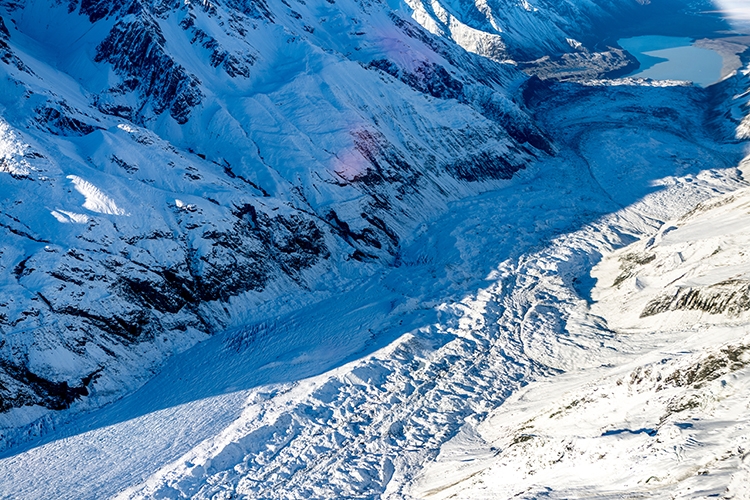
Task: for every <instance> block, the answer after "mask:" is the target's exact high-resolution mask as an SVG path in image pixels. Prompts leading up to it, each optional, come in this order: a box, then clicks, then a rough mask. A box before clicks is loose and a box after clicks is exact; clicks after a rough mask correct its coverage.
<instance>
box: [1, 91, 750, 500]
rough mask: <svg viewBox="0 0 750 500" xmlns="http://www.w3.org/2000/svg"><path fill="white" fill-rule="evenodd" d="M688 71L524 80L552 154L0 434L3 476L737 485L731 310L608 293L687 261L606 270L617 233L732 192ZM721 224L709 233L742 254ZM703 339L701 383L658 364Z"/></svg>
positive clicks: (298, 492)
mask: <svg viewBox="0 0 750 500" xmlns="http://www.w3.org/2000/svg"><path fill="white" fill-rule="evenodd" d="M700 92H702V91H701V90H699V89H694V88H690V87H681V86H675V87H651V86H636V85H632V86H627V85H626V86H590V87H585V86H581V85H576V84H556V85H553V86H551V87H546V88H540V89H538V91H537V92H536V94H535V97H532V98H531V100H532V101H534V100H536V101H537V102H536V103H535V104H534V105H535V107H536V108H537V109H538V111H537V114H538V115H539V119H540V120H543V121H544V122H545V124H546V127H547V130H554V131H557V132H556V134H557V136H556V137H555V140H556V143H557V144H558V145H560V149H561V151H560V153H559V155H557V156H556V157H555V158H549V159H544V160H540V161H538V162H537V163H535V164H533V165H529V166H528V168H527V169H526V170H525V171H522V172H520V173H519V175H517V176H516V177H515V178H514V179H513V180H511V181H509V182H508V184H507V186H506V187H505V188H504V189H501V190H497V191H494V192H491V193H487V194H484V195H482V196H478V197H475V198H472V199H467V200H463V201H461V202H457V203H454V204H453V205H452V206H451V207H450V210H449V212H448V213H446V214H445V215H444V216H442V217H441V218H440V219H439V220H435V221H433V222H432V223H430V224H425V225H424V226H423V227H422V228H420V231H419V233H418V234H415V235H414V238H413V241H411V242H410V243H409V244H407V245H404V250H403V251H402V253H401V255H400V256H399V265H398V266H397V267H394V268H392V269H388V270H386V271H383V272H381V273H379V274H377V275H374V276H372V277H371V278H369V279H368V280H367V281H366V282H363V283H357V284H352V285H351V287H350V288H349V289H346V290H342V291H341V294H340V295H335V296H329V297H322V298H321V300H320V301H318V302H317V303H315V304H311V305H307V306H305V307H300V308H297V309H296V310H294V308H293V307H290V310H292V312H290V313H288V314H286V315H282V316H279V317H278V318H276V320H275V321H273V322H265V323H262V324H258V325H248V326H247V327H245V328H243V329H239V330H235V331H229V332H225V333H224V334H222V335H218V336H216V337H213V338H212V339H210V340H208V341H206V342H203V343H201V344H199V345H197V346H195V347H194V348H192V349H190V350H188V351H186V352H184V353H182V354H180V355H178V356H176V357H175V358H174V359H172V360H171V361H170V362H169V363H168V365H167V366H166V367H165V368H164V370H163V371H162V372H161V373H160V374H159V375H158V376H157V377H156V378H154V379H153V380H151V381H150V382H149V383H148V384H147V385H146V386H144V387H143V388H142V389H141V390H139V391H138V392H136V393H135V394H132V395H131V396H129V397H127V398H125V399H123V400H121V401H118V402H116V403H114V404H112V405H110V406H108V407H105V408H103V409H102V410H100V411H98V412H95V413H92V414H88V415H84V416H82V417H76V418H71V421H69V422H67V423H65V424H64V425H60V427H59V428H58V429H57V430H55V431H54V432H52V433H50V434H48V435H46V436H44V437H43V438H42V440H40V441H37V442H34V443H31V444H27V445H25V446H23V447H18V448H15V449H11V450H8V451H7V452H6V453H5V455H4V457H3V458H2V459H0V469H1V470H2V471H3V473H2V475H0V497H2V498H25V499H34V498H40V499H41V498H60V499H64V498H71V499H86V498H90V499H100V498H107V497H117V498H217V499H218V498H381V497H382V498H447V497H453V495H456V497H458V498H511V497H515V496H519V497H521V498H538V497H540V496H547V497H551V498H574V497H587V498H591V497H600V498H622V497H623V495H624V494H625V493H627V494H628V495H631V496H632V497H638V498H640V497H651V496H654V497H659V498H661V497H663V498H671V497H672V496H673V495H676V496H683V497H695V498H700V497H702V496H706V495H711V494H717V493H718V494H720V495H725V496H726V497H728V498H731V497H732V495H734V498H741V497H742V496H743V493H742V488H747V484H748V480H747V476H746V473H747V469H746V465H743V464H744V462H743V461H744V460H745V457H746V455H747V452H746V450H747V449H750V448H748V447H750V443H748V442H747V439H746V436H747V434H746V433H744V434H743V429H744V428H745V426H746V424H747V422H746V411H745V412H744V413H743V410H746V409H747V404H748V402H747V398H746V397H743V393H745V394H746V391H743V389H744V388H746V387H747V385H748V383H750V377H749V376H748V375H750V371H748V369H747V368H745V366H746V364H747V362H748V360H747V359H746V358H745V357H744V356H745V355H744V354H743V353H744V352H745V351H744V350H745V349H746V346H747V345H748V344H747V343H748V339H747V338H745V336H746V333H745V331H744V329H743V326H742V325H744V324H746V323H743V322H742V321H741V319H742V318H741V317H739V316H738V317H729V316H727V315H726V314H725V315H724V316H721V315H713V316H712V318H713V319H711V320H710V321H709V320H707V319H706V318H705V317H704V316H700V315H698V314H697V313H696V315H695V317H690V318H687V317H686V316H679V315H678V316H669V315H670V314H671V313H669V312H667V313H666V315H667V316H668V318H667V319H663V318H665V317H667V316H665V315H664V314H662V315H657V316H655V318H652V319H653V320H654V321H653V322H652V323H649V322H645V323H644V320H640V319H638V318H639V314H640V312H641V311H640V310H633V311H631V310H628V309H627V308H625V309H623V310H622V311H619V310H618V311H619V312H617V313H613V312H612V311H614V310H616V309H617V308H616V307H614V305H622V304H628V303H631V302H632V303H634V304H635V303H637V304H640V303H641V302H643V300H641V299H640V298H639V297H640V295H638V294H637V293H636V292H638V291H642V290H645V292H643V293H646V292H648V291H649V290H650V289H649V288H648V286H647V284H646V281H647V280H646V278H643V281H642V282H637V279H638V273H639V272H641V271H642V269H641V267H643V266H647V265H649V264H653V265H656V264H658V263H660V262H662V260H663V261H665V262H666V261H668V259H674V258H675V257H673V254H674V253H675V252H678V253H679V252H682V255H683V256H684V257H685V262H688V263H689V261H690V256H689V255H688V253H687V252H686V251H685V249H684V248H682V247H681V248H680V249H676V250H675V249H672V250H670V252H671V253H669V252H666V253H664V255H662V254H658V252H657V254H658V255H657V257H654V259H652V260H650V261H648V262H645V260H648V259H643V260H640V261H637V263H636V264H633V265H632V266H631V267H629V268H628V272H630V273H631V274H628V275H627V276H625V278H623V279H622V281H621V283H620V284H622V287H619V288H618V287H617V286H615V285H614V281H617V279H618V278H619V276H620V275H621V274H622V273H623V270H622V269H623V268H622V266H621V264H622V262H623V260H622V259H623V255H626V254H627V252H628V251H629V250H624V251H623V250H621V251H619V253H618V252H617V249H619V248H622V247H625V246H626V245H629V244H635V245H641V246H644V245H646V243H644V241H647V240H648V238H649V237H652V236H654V235H656V236H657V237H658V239H659V241H656V242H655V243H654V245H657V246H658V245H662V244H663V245H666V243H664V241H665V239H667V236H665V235H667V234H671V233H670V231H671V230H670V231H668V230H667V229H668V228H670V227H673V226H674V227H676V228H683V227H691V226H690V224H693V223H694V221H693V219H689V220H688V219H686V220H685V221H679V220H678V219H679V218H680V217H681V216H683V215H684V214H685V213H687V212H688V211H690V210H691V209H692V208H693V207H694V206H695V205H696V204H697V203H699V202H702V201H705V200H708V199H710V198H714V197H717V196H722V195H724V194H725V193H730V192H735V191H736V192H737V193H738V194H737V196H738V199H741V200H744V199H745V198H742V196H747V195H743V194H741V193H743V192H744V191H741V190H744V189H746V188H747V186H748V184H747V183H746V181H745V180H744V178H743V176H742V172H741V171H740V170H739V169H738V168H736V165H737V164H738V163H739V161H740V159H741V158H742V153H743V152H742V149H741V145H738V144H717V143H716V142H715V141H714V140H713V139H712V138H710V137H708V136H707V135H706V134H705V132H704V123H703V118H704V116H703V111H702V110H698V109H699V103H700V102H701V96H702V94H700ZM738 203H739V202H738ZM730 205H731V203H730ZM732 206H733V205H732ZM737 206H738V207H739V208H737V207H735V208H737V210H739V212H732V213H735V214H736V213H740V212H742V211H743V210H744V209H743V208H742V207H744V205H743V204H742V203H739V205H737ZM745 211H746V210H745ZM709 212H710V211H709ZM710 213H712V214H714V215H715V213H714V212H710ZM722 217H723V216H722V215H721V214H719V215H716V218H715V219H712V220H713V224H717V223H718V222H719V221H721V220H723V219H722ZM727 217H728V216H727ZM742 224H743V219H742V218H741V217H740V218H739V219H737V220H735V221H734V225H733V226H731V227H730V228H728V232H726V234H725V233H722V234H720V235H714V236H713V237H714V238H719V239H720V238H722V237H724V236H726V235H727V234H730V233H731V234H735V233H736V234H740V236H737V238H735V239H733V240H732V241H731V242H730V241H729V240H728V239H727V238H729V236H726V238H725V239H724V240H721V242H720V243H717V245H718V246H722V248H724V249H725V251H732V252H734V253H735V254H739V253H740V249H741V248H742V247H743V245H746V244H747V240H743V239H742V238H741V232H740V233H737V231H734V232H732V231H729V230H730V229H732V228H733V230H736V229H737V228H738V227H742ZM674 233H675V234H677V231H674ZM722 235H724V236H722ZM683 236H684V237H683V238H682V239H681V240H680V241H677V240H675V241H673V242H672V243H671V244H673V245H683V246H685V247H690V245H691V242H692V241H693V240H694V239H695V238H698V237H697V236H695V235H693V236H691V235H690V234H685V235H683ZM691 238H692V239H691ZM639 241H641V242H640V243H639ZM717 241H718V240H717ZM732 245H733V246H732ZM691 248H692V247H691ZM639 251H643V252H645V251H646V250H643V249H641V250H639ZM623 252H624V253H623ZM649 255H650V254H649ZM655 255H656V254H655ZM690 255H692V254H690ZM649 258H650V257H649ZM681 258H682V257H681ZM618 259H619V260H618ZM738 259H739V260H740V261H741V260H742V258H741V257H738ZM748 259H750V257H748ZM625 260H626V261H627V258H626V259H625ZM600 261H601V264H599V263H600ZM643 262H645V263H643ZM669 262H671V261H669ZM597 264H598V265H597ZM680 264H682V262H681V263H680ZM685 265H688V264H685ZM718 265H719V264H717V266H718ZM736 265H737V266H740V267H741V265H743V262H737V263H736ZM748 265H750V262H749V263H748ZM595 266H596V267H595ZM639 266H640V267H639ZM592 269H594V272H593V275H592ZM738 269H739V268H738ZM714 271H715V269H714V268H701V269H700V270H699V271H695V270H693V272H692V273H693V274H691V276H693V275H695V276H697V275H700V276H708V275H711V273H713V272H714ZM643 272H644V273H645V272H646V271H643ZM687 272H688V271H686V273H687ZM738 272H739V271H738ZM730 274H731V273H730ZM735 274H737V273H734V274H732V276H734V275H735ZM743 276H744V275H743ZM735 277H736V276H735ZM653 279H656V278H652V280H653ZM722 279H725V278H722ZM628 280H629V281H628ZM623 283H624V284H623ZM686 286H687V285H686ZM626 287H629V288H626ZM623 290H624V291H623ZM633 290H635V291H633ZM628 293H631V295H627V294H628ZM648 293H651V292H648ZM632 294H635V295H632ZM649 297H650V296H649ZM639 300H641V302H638V301H639ZM644 300H645V299H644ZM613 304H614V305H613ZM605 306H607V307H605ZM714 316H715V317H714ZM725 316H726V318H728V319H726V321H725V320H724V319H722V318H724V317H725ZM634 318H635V319H634ZM670 318H671V319H670ZM686 318H687V319H686ZM716 318H719V319H718V320H717V319H716ZM738 318H739V319H738ZM688 320H689V321H688ZM639 321H640V322H639ZM711 322H713V325H712V326H705V325H706V324H710V323H711ZM728 345H732V346H734V347H733V348H732V349H734V350H731V349H730V351H731V352H732V353H733V354H731V355H729V354H727V352H729V351H727V349H729V348H728V347H726V346H728ZM722 349H724V351H722ZM735 351H737V352H736V353H735ZM721 353H724V354H723V356H724V357H725V358H726V357H727V356H729V357H732V359H733V361H732V362H731V363H729V362H727V363H724V364H723V365H722V367H721V368H720V369H716V370H715V371H714V372H711V373H710V374H709V375H706V376H705V377H704V379H701V380H704V382H705V383H704V385H703V386H701V387H698V385H696V384H698V383H699V381H698V380H697V379H696V378H695V377H694V378H693V379H690V380H688V379H687V378H686V379H684V380H683V378H681V377H682V375H679V374H678V375H674V376H673V380H674V381H675V382H674V383H673V384H671V385H669V384H666V385H667V386H668V387H667V386H665V383H664V380H665V379H667V378H669V377H670V376H672V374H674V373H683V374H684V373H689V372H690V370H691V369H693V368H694V367H695V366H697V364H700V363H703V364H704V365H705V363H706V359H707V356H709V355H714V356H715V358H714V359H719V358H721V356H722V354H721ZM735 358H736V359H735ZM720 364H721V363H720ZM657 368H658V369H657ZM698 371H700V369H698ZM657 373H659V374H661V375H659V377H661V378H660V379H659V380H657ZM714 374H717V375H716V377H714V378H712V377H713V375H714ZM659 384H661V386H663V387H662V389H658V387H659ZM693 396H695V398H697V399H695V401H697V402H695V403H691V401H694V400H693V399H690V398H691V397H693ZM683 403H684V405H683V406H684V408H683V406H680V405H682V404H683ZM681 408H682V409H681ZM743 415H745V416H743ZM732 450H734V451H732ZM652 471H653V472H652ZM743 474H745V475H744V476H743Z"/></svg>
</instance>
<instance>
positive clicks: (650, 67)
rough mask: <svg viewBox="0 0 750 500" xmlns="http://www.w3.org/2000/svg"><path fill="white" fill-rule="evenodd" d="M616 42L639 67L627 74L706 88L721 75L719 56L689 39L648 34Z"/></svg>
mask: <svg viewBox="0 0 750 500" xmlns="http://www.w3.org/2000/svg"><path fill="white" fill-rule="evenodd" d="M618 43H619V44H620V46H622V48H624V49H625V50H627V51H628V52H630V53H631V54H633V56H635V58H636V59H638V62H639V63H640V67H639V68H638V69H637V70H636V71H635V72H633V73H631V74H630V75H627V76H630V77H638V78H651V79H653V80H685V81H690V82H693V83H694V84H696V85H699V86H701V87H708V86H709V85H711V84H714V83H716V82H718V81H719V80H721V78H722V67H723V64H724V61H723V58H722V56H721V55H720V54H719V53H718V52H716V51H714V50H711V49H707V48H703V47H698V46H696V45H695V43H694V41H693V40H692V39H690V38H686V37H672V36H656V35H647V36H638V37H633V38H623V39H620V40H618Z"/></svg>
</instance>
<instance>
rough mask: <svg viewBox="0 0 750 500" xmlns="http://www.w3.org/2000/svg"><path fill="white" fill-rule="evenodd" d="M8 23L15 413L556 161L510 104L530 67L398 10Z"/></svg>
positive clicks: (347, 269)
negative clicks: (519, 67) (455, 39)
mask: <svg viewBox="0 0 750 500" xmlns="http://www.w3.org/2000/svg"><path fill="white" fill-rule="evenodd" d="M2 19H3V24H2V30H0V37H2V43H3V46H2V50H3V54H4V55H3V62H4V64H3V65H2V68H0V69H2V71H3V73H4V75H3V77H2V83H1V84H2V92H1V93H0V95H2V98H0V99H1V102H0V106H2V113H1V115H2V124H1V126H0V134H1V137H2V155H3V156H2V171H3V175H2V178H1V179H0V182H2V183H3V185H2V190H3V193H4V194H5V196H6V197H5V199H4V201H3V205H2V217H3V219H4V220H3V221H2V226H1V227H2V231H3V239H2V241H3V250H2V261H1V265H2V275H1V276H2V278H0V279H1V280H2V297H3V301H2V303H1V304H0V308H1V309H0V327H1V328H2V335H3V340H2V344H1V345H2V347H1V348H0V349H1V353H0V365H1V366H2V370H1V371H0V379H1V381H2V382H1V383H2V386H1V387H0V393H2V404H0V408H1V409H2V410H3V411H7V410H9V409H11V408H15V407H30V406H39V405H41V406H43V407H46V408H50V409H61V408H66V407H68V406H69V405H70V404H71V403H72V402H73V401H74V400H76V399H78V398H80V397H82V396H89V399H91V400H93V401H95V403H94V404H95V405H98V404H101V403H103V402H106V401H108V400H111V399H112V398H113V397H117V396H118V395H120V394H122V393H123V392H126V391H128V390H130V389H131V388H133V387H136V386H138V385H139V384H140V383H142V381H143V380H144V378H143V377H148V376H149V374H150V372H151V370H153V368H154V367H156V366H158V364H159V363H160V362H161V360H163V359H164V357H165V356H168V355H169V354H170V353H173V352H176V351H179V350H181V349H184V348H185V347H186V346H188V345H191V344H192V343H194V342H196V341H198V340H200V339H203V338H205V335H206V334H207V333H211V332H214V331H217V330H222V329H224V328H226V327H228V326H230V325H232V324H241V323H242V322H243V321H246V320H247V319H249V318H251V319H252V320H254V321H257V320H260V319H262V316H261V314H262V313H260V312H259V313H258V314H256V313H255V312H254V308H256V307H259V305H260V304H263V303H265V302H266V301H268V300H269V299H272V298H274V297H277V296H279V295H280V294H282V293H284V294H290V293H291V294H294V293H297V292H299V293H301V294H303V295H304V294H305V293H306V292H305V290H308V289H310V288H313V289H321V291H324V290H325V289H336V287H337V286H339V285H338V283H339V282H340V281H341V280H346V279H347V276H358V275H360V274H362V273H364V274H368V273H370V272H372V271H371V269H372V265H368V264H366V262H368V261H371V262H376V264H375V265H376V266H377V265H380V264H377V262H384V263H388V262H390V261H392V259H393V256H394V255H395V254H396V251H397V248H398V245H399V242H400V240H401V239H402V238H403V237H404V236H405V235H408V234H409V231H410V230H411V228H413V227H414V226H415V225H416V224H417V223H418V222H419V221H421V220H423V219H425V218H427V217H429V216H431V215H433V214H435V213H437V212H439V211H440V210H442V209H444V206H445V202H446V201H448V200H450V199H455V198H458V197H461V196H465V195H466V194H469V193H472V192H477V191H478V190H483V189H487V188H488V187H489V185H490V184H487V182H490V183H491V182H493V181H496V180H502V179H508V178H510V177H511V175H512V174H513V173H514V172H515V171H517V170H518V169H520V168H523V167H524V165H526V164H527V163H528V162H529V161H530V160H531V159H532V158H534V157H536V156H540V155H544V154H547V153H548V152H551V151H552V147H551V146H550V144H549V143H548V141H547V139H545V137H544V136H543V135H542V134H541V133H540V132H539V131H538V130H537V129H536V128H535V127H534V125H533V124H532V123H531V121H530V120H529V118H528V117H527V116H526V115H525V113H524V112H523V111H522V110H520V109H519V108H518V106H517V105H516V104H514V103H513V102H512V100H511V99H510V98H509V97H508V94H507V92H508V89H510V90H513V88H515V87H516V86H518V85H520V84H521V83H522V82H523V81H524V80H525V77H524V76H523V75H522V74H520V73H518V72H517V71H516V70H515V69H514V68H513V67H511V66H508V65H500V64H496V63H492V62H490V61H488V60H485V59H482V58H479V57H477V56H472V55H470V54H467V53H465V52H464V51H463V50H461V49H459V48H457V47H455V46H451V45H449V44H447V43H445V42H443V41H441V40H440V39H438V38H436V37H433V36H430V35H429V34H427V33H425V32H424V31H423V30H421V29H420V28H419V27H418V26H417V25H415V24H413V23H412V22H411V21H409V19H408V17H406V15H405V13H404V12H399V11H397V10H396V11H394V10H392V9H391V8H390V7H389V6H388V5H386V4H359V3H356V2H340V3H336V4H332V3H329V2H323V1H320V2H315V3H312V2H311V3H302V2H298V5H295V6H294V8H292V6H290V5H289V4H286V3H285V2H277V3H275V4H273V5H267V4H265V3H263V2H251V3H232V2H230V3H228V4H226V5H219V4H208V3H203V4H196V5H194V4H192V3H190V2H184V3H182V2H177V3H174V4H168V3H163V4H154V5H152V4H150V3H145V2H138V1H134V2H116V1H107V2H96V3H91V2H84V3H81V4H80V5H79V4H77V3H69V4H62V3H60V4H50V3H49V2H44V1H29V2H22V3H4V4H3V12H2ZM326 273H327V276H328V277H327V278H325V279H321V278H320V277H321V276H322V275H325V274H326ZM163 334H164V335H163ZM38 414H39V412H38V411H33V412H31V415H33V416H37V415H38ZM29 418H31V417H29Z"/></svg>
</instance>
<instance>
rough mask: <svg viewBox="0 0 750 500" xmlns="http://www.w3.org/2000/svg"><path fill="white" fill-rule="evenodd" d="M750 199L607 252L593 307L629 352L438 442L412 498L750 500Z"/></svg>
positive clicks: (532, 390)
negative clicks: (710, 499) (749, 284)
mask: <svg viewBox="0 0 750 500" xmlns="http://www.w3.org/2000/svg"><path fill="white" fill-rule="evenodd" d="M749 203H750V191H749V190H748V189H747V188H745V189H742V190H740V191H736V192H734V193H732V194H730V195H725V196H722V197H718V198H713V199H711V200H710V201H708V202H705V203H701V204H699V205H697V207H696V208H695V209H694V210H692V211H690V212H688V213H687V214H685V215H684V216H682V217H680V218H679V219H675V220H671V221H668V222H666V223H665V224H664V225H663V226H662V227H661V228H660V229H659V231H658V232H657V233H656V234H655V235H654V236H652V237H650V238H646V239H644V240H641V241H639V242H637V243H634V244H632V245H630V246H628V247H626V248H624V249H622V250H619V251H617V252H615V253H612V254H611V255H608V256H607V257H606V258H605V259H604V260H603V261H602V262H601V263H600V264H599V265H597V266H596V268H595V269H594V271H593V272H592V276H593V277H594V278H595V279H596V280H597V281H596V287H595V288H594V289H593V291H592V297H593V299H594V300H595V303H594V305H593V307H592V308H591V313H592V314H594V315H597V316H598V317H599V318H601V321H602V322H605V324H606V325H607V328H610V329H611V330H612V332H613V334H615V335H617V336H618V337H620V338H622V339H623V340H622V341H623V342H624V343H626V344H628V347H629V350H630V351H631V354H630V355H628V356H625V357H624V359H623V358H622V357H619V356H612V355H611V354H608V355H606V356H603V357H602V358H601V363H602V366H601V367H597V368H590V369H585V370H581V369H578V370H574V371H571V372H569V373H567V374H565V375H563V376H560V377H555V378H554V379H553V380H548V381H545V382H541V383H536V384H531V385H530V386H529V387H527V388H526V389H524V390H522V391H520V392H519V393H518V394H516V395H514V396H513V397H512V398H511V399H510V400H509V401H508V402H506V404H505V405H503V407H502V408H501V409H499V410H498V411H497V412H495V413H493V414H492V415H491V416H490V417H489V418H487V419H486V420H485V421H484V422H482V423H481V425H479V426H477V427H476V428H470V429H466V430H464V431H463V433H462V434H459V435H458V436H457V437H456V438H454V439H453V440H452V441H451V442H450V443H449V444H448V445H446V446H444V447H443V450H442V451H441V456H440V457H438V459H437V460H436V461H435V463H434V464H432V465H431V466H430V467H428V469H427V471H428V472H426V473H425V475H424V476H423V477H422V478H421V479H420V481H419V483H418V484H419V488H418V491H420V492H421V493H422V494H423V495H424V496H426V497H429V498H473V499H474V498H510V497H518V498H537V497H539V496H541V495H544V496H545V497H548V498H573V497H581V496H586V497H606V498H615V497H620V496H621V495H624V494H628V495H640V496H646V497H657V498H707V497H715V496H720V497H721V498H737V499H739V498H746V497H747V495H748V492H749V490H748V487H749V485H750V470H749V469H748V462H747V457H748V453H747V451H748V446H750V443H749V442H748V434H747V426H748V419H747V408H748V392H747V391H748V387H750V370H749V369H748V365H750V352H749V351H750V344H749V342H750V337H748V332H747V322H748V312H749V311H750V301H748V292H747V285H746V284H745V283H746V274H747V269H748V265H750V256H748V255H747V253H746V250H745V249H746V247H747V245H748V238H749V237H750V235H749V234H748V232H747V228H748V224H750V220H749V219H748V217H750V216H749V215H748V211H747V207H748V206H749V205H748V204H749ZM618 358H619V359H618ZM613 365H615V366H614V367H613ZM469 430H471V431H472V432H471V433H470V432H469Z"/></svg>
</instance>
